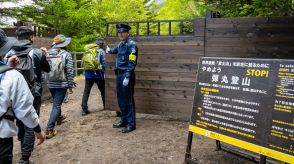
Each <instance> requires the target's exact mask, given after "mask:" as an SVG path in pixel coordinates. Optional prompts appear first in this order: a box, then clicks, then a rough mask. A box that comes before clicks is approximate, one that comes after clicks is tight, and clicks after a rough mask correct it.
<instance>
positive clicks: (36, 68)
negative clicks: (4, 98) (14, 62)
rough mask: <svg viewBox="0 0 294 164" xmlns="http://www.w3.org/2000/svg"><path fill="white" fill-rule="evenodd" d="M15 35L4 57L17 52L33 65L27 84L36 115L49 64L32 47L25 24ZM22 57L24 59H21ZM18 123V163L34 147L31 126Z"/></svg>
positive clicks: (43, 56)
mask: <svg viewBox="0 0 294 164" xmlns="http://www.w3.org/2000/svg"><path fill="white" fill-rule="evenodd" d="M15 33H16V36H17V39H18V43H16V44H14V46H13V47H12V50H10V51H9V52H8V53H7V54H6V58H7V59H8V58H10V57H11V56H12V55H14V54H17V56H18V58H19V59H20V60H24V59H28V60H29V61H28V62H32V63H31V65H28V66H31V67H33V72H30V73H31V74H33V75H32V76H33V79H32V81H33V84H29V85H30V86H31V87H34V88H33V89H32V88H31V91H32V90H33V92H32V94H33V96H34V102H33V106H34V108H35V109H36V112H37V114H38V115H40V107H41V96H42V90H43V89H42V72H50V65H49V63H48V61H47V60H46V55H45V54H44V52H43V51H42V50H40V49H38V48H33V45H32V44H33V31H32V29H31V28H29V27H27V26H20V27H19V28H17V30H16V32H15ZM21 58H24V59H21ZM24 63H27V62H21V63H20V65H21V66H16V67H18V68H21V69H23V67H24V65H22V64H24ZM23 76H24V77H25V79H26V80H27V82H28V83H30V81H31V80H28V79H29V78H30V76H31V75H28V74H25V73H23ZM17 125H18V128H19V130H18V139H19V140H20V142H21V159H20V161H19V164H23V163H25V162H26V161H30V160H29V158H30V156H31V153H32V151H33V149H34V142H35V136H34V131H33V129H31V128H28V127H26V126H25V125H24V124H23V123H22V122H21V121H17Z"/></svg>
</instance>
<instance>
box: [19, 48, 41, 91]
mask: <svg viewBox="0 0 294 164" xmlns="http://www.w3.org/2000/svg"><path fill="white" fill-rule="evenodd" d="M30 54H31V55H30ZM15 55H16V56H17V57H18V59H19V60H20V63H19V64H18V65H17V66H16V67H15V69H16V70H18V71H19V72H20V73H21V74H22V75H23V77H24V78H25V80H26V82H27V84H28V86H29V88H30V90H31V93H32V95H33V96H34V97H37V96H41V93H40V89H41V87H42V86H41V85H42V84H40V83H37V82H36V80H35V78H36V75H35V71H34V67H35V66H34V62H33V59H32V57H33V55H34V50H33V48H28V49H26V50H25V51H21V52H17V51H16V52H15Z"/></svg>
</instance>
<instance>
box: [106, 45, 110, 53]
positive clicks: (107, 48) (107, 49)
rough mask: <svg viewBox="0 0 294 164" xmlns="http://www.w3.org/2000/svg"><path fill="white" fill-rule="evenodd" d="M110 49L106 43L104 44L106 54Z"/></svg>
mask: <svg viewBox="0 0 294 164" xmlns="http://www.w3.org/2000/svg"><path fill="white" fill-rule="evenodd" d="M109 51H110V48H109V47H108V45H107V46H106V53H107V54H108V53H109Z"/></svg>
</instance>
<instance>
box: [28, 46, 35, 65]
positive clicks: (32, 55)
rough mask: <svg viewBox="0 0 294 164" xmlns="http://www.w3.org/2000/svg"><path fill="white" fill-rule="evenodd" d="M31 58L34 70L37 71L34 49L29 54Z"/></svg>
mask: <svg viewBox="0 0 294 164" xmlns="http://www.w3.org/2000/svg"><path fill="white" fill-rule="evenodd" d="M29 56H30V57H31V59H32V65H33V68H34V69H35V68H36V65H35V61H34V49H31V50H30V52H29Z"/></svg>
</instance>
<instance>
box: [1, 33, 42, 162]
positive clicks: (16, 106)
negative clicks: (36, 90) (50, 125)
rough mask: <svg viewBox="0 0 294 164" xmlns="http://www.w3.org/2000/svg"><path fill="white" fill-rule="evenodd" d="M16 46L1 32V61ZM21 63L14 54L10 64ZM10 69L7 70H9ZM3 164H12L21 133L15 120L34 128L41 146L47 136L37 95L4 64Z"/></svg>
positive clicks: (2, 93) (2, 98) (21, 77)
mask: <svg viewBox="0 0 294 164" xmlns="http://www.w3.org/2000/svg"><path fill="white" fill-rule="evenodd" d="M13 44H15V41H13V38H9V37H7V36H6V34H5V33H4V31H3V30H2V29H0V60H2V56H3V55H5V54H6V53H7V52H8V51H9V50H10V49H11V47H12V46H13ZM18 63H19V60H18V59H17V57H16V56H15V55H12V56H11V57H10V58H9V59H8V60H7V64H8V65H10V66H15V65H17V64H18ZM5 69H6V70H5ZM0 70H1V72H0V95H1V96H0V162H1V164H11V163H12V156H13V153H12V152H13V136H15V135H16V134H17V126H16V124H15V118H17V119H18V120H20V121H21V122H23V123H24V124H25V125H26V126H27V127H29V128H32V129H33V131H34V133H35V136H36V137H37V139H39V141H38V145H39V144H41V143H43V142H44V133H42V131H41V127H40V125H39V119H38V115H37V113H36V111H35V109H34V107H33V96H32V94H31V92H30V89H29V87H28V85H27V83H26V80H25V79H24V77H23V76H22V75H21V74H20V73H19V72H18V71H16V70H14V69H12V68H11V67H8V66H7V65H5V64H4V63H3V62H0Z"/></svg>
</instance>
